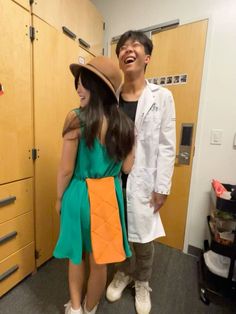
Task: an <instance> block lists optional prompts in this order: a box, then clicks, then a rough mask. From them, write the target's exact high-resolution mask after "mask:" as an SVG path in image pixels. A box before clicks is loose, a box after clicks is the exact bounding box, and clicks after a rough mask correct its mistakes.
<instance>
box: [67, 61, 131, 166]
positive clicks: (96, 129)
mask: <svg viewBox="0 0 236 314" xmlns="http://www.w3.org/2000/svg"><path fill="white" fill-rule="evenodd" d="M79 78H80V80H81V83H82V85H83V87H84V88H86V89H87V90H89V91H90V99H89V103H88V104H87V105H86V106H85V107H83V108H81V109H80V115H79V117H76V118H75V119H77V122H78V123H76V122H75V119H74V120H73V121H71V123H70V124H69V125H68V126H67V127H66V128H65V129H64V130H63V135H65V134H66V133H67V132H68V131H70V130H72V129H75V128H76V126H77V127H78V126H79V127H82V128H83V136H84V138H85V141H86V144H87V146H88V147H89V148H92V146H93V144H94V140H95V138H96V137H97V136H98V135H99V134H100V132H101V127H102V123H103V118H104V116H105V117H106V119H107V121H108V129H107V132H106V136H105V146H106V149H107V152H108V154H109V156H110V157H112V158H114V159H115V160H116V161H121V160H124V159H125V157H126V156H127V155H128V154H129V152H130V151H131V149H132V147H133V145H134V123H133V121H132V120H131V119H129V118H128V117H127V116H126V115H125V113H123V111H122V110H121V109H119V108H118V103H117V99H116V97H115V95H114V94H113V93H112V91H111V90H110V88H109V87H108V86H107V85H106V84H105V83H104V82H103V81H102V80H101V79H100V78H99V77H98V76H97V75H96V74H94V73H93V72H91V71H89V70H88V69H86V68H83V67H82V68H80V70H79V72H78V75H77V76H76V78H75V88H76V89H77V88H78V81H79Z"/></svg>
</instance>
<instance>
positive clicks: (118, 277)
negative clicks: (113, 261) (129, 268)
mask: <svg viewBox="0 0 236 314" xmlns="http://www.w3.org/2000/svg"><path fill="white" fill-rule="evenodd" d="M124 278H125V276H124V275H123V274H122V273H116V274H115V277H114V286H115V287H116V288H117V287H118V286H119V285H120V284H121V283H123V281H124Z"/></svg>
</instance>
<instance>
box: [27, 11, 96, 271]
mask: <svg viewBox="0 0 236 314" xmlns="http://www.w3.org/2000/svg"><path fill="white" fill-rule="evenodd" d="M33 24H34V26H35V28H36V29H37V31H38V32H37V35H36V40H35V41H34V44H33V45H34V114H35V147H36V148H37V152H38V158H37V159H36V161H35V219H36V251H37V266H40V265H41V264H42V263H44V262H45V261H46V260H48V259H49V258H50V257H51V256H52V251H53V248H54V246H55V243H56V240H57V236H58V229H59V221H58V220H59V218H58V216H57V214H56V212H55V207H54V205H55V200H56V174H57V168H58V163H59V159H60V153H61V144H62V136H61V133H62V128H63V124H64V119H65V117H66V115H67V113H68V112H69V111H70V110H72V109H73V108H76V107H78V106H79V97H78V95H77V93H76V91H75V88H74V78H73V76H72V74H71V72H70V70H69V65H70V64H71V63H78V59H79V58H80V59H81V58H83V61H84V62H88V61H89V59H90V58H92V55H91V54H89V53H88V52H87V51H85V50H83V49H81V48H80V47H79V45H78V43H76V42H75V41H73V40H71V39H70V38H68V37H67V36H65V35H64V34H63V33H61V32H59V31H58V30H56V29H55V28H54V27H52V26H51V25H49V24H47V23H45V22H44V21H42V20H41V19H39V18H37V17H35V16H34V18H33Z"/></svg>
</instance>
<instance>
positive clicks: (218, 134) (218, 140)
mask: <svg viewBox="0 0 236 314" xmlns="http://www.w3.org/2000/svg"><path fill="white" fill-rule="evenodd" d="M211 144H212V145H221V144H222V130H220V129H212V130H211Z"/></svg>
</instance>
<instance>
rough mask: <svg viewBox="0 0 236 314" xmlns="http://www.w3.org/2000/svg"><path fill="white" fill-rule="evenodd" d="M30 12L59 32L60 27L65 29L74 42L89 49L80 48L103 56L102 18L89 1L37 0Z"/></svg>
mask: <svg viewBox="0 0 236 314" xmlns="http://www.w3.org/2000/svg"><path fill="white" fill-rule="evenodd" d="M32 12H33V14H34V15H36V16H37V17H40V18H41V19H42V20H44V21H45V22H47V23H48V24H50V25H52V26H53V27H55V28H56V29H58V30H60V31H61V30H62V26H65V27H67V28H68V29H69V30H70V31H72V32H73V33H74V34H75V35H76V39H75V40H76V41H78V40H79V39H82V40H83V41H85V42H86V43H88V45H89V47H87V48H86V47H83V46H82V47H83V48H85V49H87V50H88V51H90V52H91V53H92V54H94V55H99V54H103V37H104V29H103V25H104V22H103V17H102V16H101V14H100V13H99V12H98V10H97V9H96V7H95V6H94V4H93V3H92V2H91V1H90V0H71V1H67V0H51V1H44V0H37V1H34V2H33V4H32ZM52 12H53V14H52Z"/></svg>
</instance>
